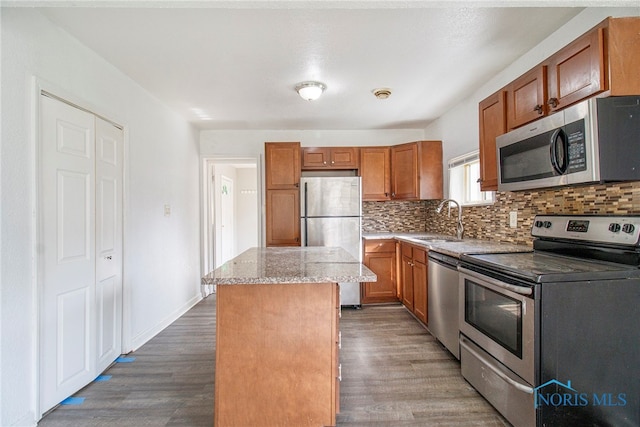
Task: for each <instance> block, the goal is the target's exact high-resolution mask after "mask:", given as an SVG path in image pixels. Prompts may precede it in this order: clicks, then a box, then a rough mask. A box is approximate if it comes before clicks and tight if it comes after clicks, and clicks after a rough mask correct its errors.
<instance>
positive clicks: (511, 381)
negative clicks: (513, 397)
mask: <svg viewBox="0 0 640 427" xmlns="http://www.w3.org/2000/svg"><path fill="white" fill-rule="evenodd" d="M466 341H467V340H466V339H464V337H462V336H461V337H460V347H464V349H465V350H467V351H468V352H469V353H471V354H473V356H474V357H476V358H477V359H478V360H480V362H482V363H483V364H484V365H485V366H486V367H487V368H489V369H490V370H491V371H492V372H493V373H494V374H496V375H497V376H499V377H500V378H502V379H503V380H505V381H506V382H507V383H509V385H511V386H513V387H515V388H517V389H518V390H520V391H522V392H524V393H528V394H533V388H532V387H529V386H528V385H525V384H522V383H519V382H518V381H516V380H514V379H512V378H509V376H508V375H507V374H505V373H504V372H502V371H501V370H500V369H499V368H498V367H496V366H494V364H493V363H492V362H490V361H489V360H487V359H486V358H485V357H483V356H482V355H481V354H479V353H478V352H477V351H475V349H473V348H471V347H470V346H469V344H467V343H466Z"/></svg>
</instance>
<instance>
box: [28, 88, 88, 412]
mask: <svg viewBox="0 0 640 427" xmlns="http://www.w3.org/2000/svg"><path fill="white" fill-rule="evenodd" d="M41 107H42V115H41V123H40V125H41V147H40V150H41V151H40V154H41V176H40V187H39V194H40V199H39V202H40V204H39V208H38V209H39V212H40V220H41V227H42V228H41V229H42V238H41V245H40V248H41V249H40V250H41V252H40V259H39V265H40V271H42V274H43V275H42V277H41V293H42V300H41V304H42V308H41V330H40V332H41V333H40V335H41V336H40V370H41V372H40V381H41V385H40V388H41V395H40V399H41V400H40V410H41V411H42V412H44V411H46V410H48V409H50V408H51V407H53V406H54V405H56V404H57V403H59V402H60V401H61V400H63V399H64V398H66V397H67V396H69V395H71V394H72V393H74V392H75V391H76V390H78V389H80V388H82V387H83V386H84V385H86V384H88V383H89V382H90V381H92V380H93V378H94V375H93V374H94V371H95V334H93V333H91V331H93V330H94V328H95V314H94V312H93V310H92V306H91V304H92V302H93V301H94V300H95V288H94V283H95V279H96V271H95V268H96V267H95V237H94V236H95V232H94V229H95V222H94V221H95V220H94V218H95V197H94V191H95V190H94V189H95V181H94V180H95V164H94V161H95V160H94V153H95V119H94V116H93V115H92V114H89V113H87V112H84V111H81V110H78V109H76V108H73V107H71V106H69V105H67V104H64V103H62V102H60V101H57V100H54V99H51V98H48V97H45V96H42V97H41Z"/></svg>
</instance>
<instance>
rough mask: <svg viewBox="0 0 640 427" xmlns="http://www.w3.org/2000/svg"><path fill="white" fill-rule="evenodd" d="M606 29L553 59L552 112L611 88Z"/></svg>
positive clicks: (550, 80) (550, 68) (550, 82)
mask: <svg viewBox="0 0 640 427" xmlns="http://www.w3.org/2000/svg"><path fill="white" fill-rule="evenodd" d="M603 31H604V30H603V29H602V28H596V29H594V30H593V31H591V32H589V33H587V34H585V35H584V36H582V37H580V38H578V39H576V40H575V41H574V42H573V43H571V44H569V45H567V46H566V47H565V48H563V49H562V50H560V51H559V52H557V53H556V54H555V55H553V56H552V57H551V58H549V65H548V86H549V99H548V101H547V105H548V107H549V111H556V110H559V109H562V108H565V107H568V106H569V105H571V104H574V103H576V102H578V101H580V100H582V99H585V98H587V97H589V96H591V95H594V94H596V93H598V92H602V91H604V90H606V89H607V87H606V80H605V52H604V35H603ZM636 77H637V74H636Z"/></svg>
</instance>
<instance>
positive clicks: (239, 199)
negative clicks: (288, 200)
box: [235, 168, 260, 254]
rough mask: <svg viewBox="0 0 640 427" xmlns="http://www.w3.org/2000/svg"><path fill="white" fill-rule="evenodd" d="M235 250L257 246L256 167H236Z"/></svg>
mask: <svg viewBox="0 0 640 427" xmlns="http://www.w3.org/2000/svg"><path fill="white" fill-rule="evenodd" d="M236 178H237V181H236V186H235V192H236V194H235V197H236V198H235V200H236V213H237V215H236V218H237V220H236V252H237V253H238V254H240V253H242V252H244V251H246V250H247V249H249V248H251V247H254V246H258V245H259V243H258V242H259V239H258V222H259V219H260V215H259V214H260V212H259V207H258V193H257V191H258V169H257V168H238V169H236Z"/></svg>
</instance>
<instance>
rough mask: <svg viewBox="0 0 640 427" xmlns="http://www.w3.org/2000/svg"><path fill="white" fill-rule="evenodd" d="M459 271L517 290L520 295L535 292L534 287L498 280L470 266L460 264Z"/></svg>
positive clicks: (512, 290) (507, 288)
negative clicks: (465, 266)
mask: <svg viewBox="0 0 640 427" xmlns="http://www.w3.org/2000/svg"><path fill="white" fill-rule="evenodd" d="M458 271H459V272H460V273H462V274H466V275H467V276H471V277H473V278H476V279H478V280H482V281H485V282H487V283H491V284H492V285H494V286H497V287H499V288H503V289H506V290H508V291H511V292H515V293H517V294H520V295H531V294H532V293H533V289H531V288H528V287H525V286H516V285H511V284H509V283H504V282H501V281H500V280H496V279H494V278H492V277H489V276H485V275H484V274H480V273H476V272H475V271H473V270H469V269H468V268H464V267H460V266H458Z"/></svg>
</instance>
